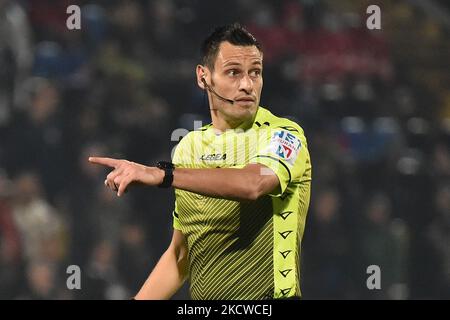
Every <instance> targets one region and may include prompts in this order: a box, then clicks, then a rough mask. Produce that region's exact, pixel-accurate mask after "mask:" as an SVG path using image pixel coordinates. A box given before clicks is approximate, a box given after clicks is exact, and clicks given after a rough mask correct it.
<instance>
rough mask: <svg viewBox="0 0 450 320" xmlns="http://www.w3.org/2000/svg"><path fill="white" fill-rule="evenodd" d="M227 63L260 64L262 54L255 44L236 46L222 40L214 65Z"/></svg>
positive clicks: (219, 65)
mask: <svg viewBox="0 0 450 320" xmlns="http://www.w3.org/2000/svg"><path fill="white" fill-rule="evenodd" d="M228 64H243V65H245V64H261V65H262V54H261V52H260V51H259V50H258V48H257V47H256V46H236V45H233V44H231V43H229V42H222V43H221V44H220V47H219V52H218V53H217V59H216V63H215V66H216V67H225V66H227V65H228Z"/></svg>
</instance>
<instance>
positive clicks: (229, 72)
mask: <svg viewBox="0 0 450 320" xmlns="http://www.w3.org/2000/svg"><path fill="white" fill-rule="evenodd" d="M238 74H239V70H237V69H230V70H228V71H227V75H228V76H231V77H235V76H237V75H238Z"/></svg>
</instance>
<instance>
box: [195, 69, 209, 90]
mask: <svg viewBox="0 0 450 320" xmlns="http://www.w3.org/2000/svg"><path fill="white" fill-rule="evenodd" d="M195 72H196V74H197V85H198V86H199V87H200V88H201V89H203V90H205V89H206V88H205V84H204V83H203V81H202V78H204V79H205V81H206V82H208V73H209V72H208V68H207V67H205V66H202V65H201V64H199V65H197V68H196V70H195Z"/></svg>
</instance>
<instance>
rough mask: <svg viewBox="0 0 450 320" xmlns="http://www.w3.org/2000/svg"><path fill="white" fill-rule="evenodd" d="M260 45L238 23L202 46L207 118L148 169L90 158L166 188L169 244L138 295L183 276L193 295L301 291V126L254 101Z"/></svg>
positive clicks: (169, 287) (265, 295) (304, 172)
mask: <svg viewBox="0 0 450 320" xmlns="http://www.w3.org/2000/svg"><path fill="white" fill-rule="evenodd" d="M262 73H263V52H262V50H261V46H260V44H259V43H258V42H257V40H256V39H255V38H254V37H253V36H252V35H251V34H250V33H249V32H248V31H247V30H245V29H244V28H243V27H242V26H240V25H239V24H232V25H227V26H223V27H219V28H217V29H215V30H214V32H213V33H212V34H211V35H209V37H208V38H207V39H206V40H205V41H204V43H203V46H202V61H201V64H200V65H198V66H197V68H196V75H197V84H198V86H199V87H200V88H201V89H203V90H205V91H206V92H207V95H208V100H209V106H210V112H211V119H212V123H211V124H209V125H207V126H205V127H203V128H200V129H199V130H196V131H192V132H190V133H189V134H188V135H186V136H185V137H184V138H183V139H182V140H181V141H180V143H179V144H178V146H177V148H176V150H175V153H174V156H173V159H172V162H164V161H161V162H159V163H158V164H157V165H156V166H155V167H149V166H145V165H142V164H137V163H134V162H130V161H127V160H118V159H111V158H99V157H90V158H89V161H91V162H92V163H97V164H101V165H105V166H109V167H111V168H113V171H112V172H111V173H109V174H108V176H107V177H106V180H105V185H107V186H108V187H109V188H111V189H112V190H114V191H117V195H118V196H121V195H122V194H123V193H124V192H125V190H126V188H127V186H128V185H129V184H130V183H141V184H144V185H149V186H159V187H165V188H168V187H173V188H174V189H175V199H176V200H175V208H174V211H173V228H174V230H173V237H172V241H171V243H170V245H169V247H168V249H167V250H166V251H165V253H164V254H163V255H162V256H161V258H160V260H159V262H158V263H157V264H156V266H155V267H154V269H153V271H152V272H151V273H150V275H149V277H148V279H147V280H146V281H145V283H144V285H143V286H142V288H141V289H140V291H139V292H138V293H137V295H136V296H135V299H169V298H171V297H172V296H173V295H174V294H175V293H176V292H177V290H178V289H179V288H180V287H181V286H182V285H183V283H184V282H185V281H186V280H188V281H189V282H190V293H191V297H192V299H214V300H227V299H239V300H244V299H245V300H246V299H251V300H256V299H286V298H299V297H300V296H301V292H300V251H301V247H300V243H301V239H302V236H303V231H304V227H305V220H306V214H307V211H308V206H309V199H310V186H311V161H310V156H309V152H308V148H307V142H306V138H305V135H304V133H303V130H302V128H301V127H300V126H299V125H298V124H297V123H295V122H292V121H290V120H288V119H284V118H279V117H277V116H275V115H273V114H272V113H271V112H270V111H269V110H267V109H266V108H263V107H261V106H260V105H259V103H260V96H261V90H262V86H263V77H262Z"/></svg>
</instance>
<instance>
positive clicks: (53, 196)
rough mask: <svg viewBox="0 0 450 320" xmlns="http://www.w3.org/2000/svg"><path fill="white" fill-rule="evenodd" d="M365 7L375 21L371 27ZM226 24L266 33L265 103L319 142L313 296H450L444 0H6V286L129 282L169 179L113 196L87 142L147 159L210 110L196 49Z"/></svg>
mask: <svg viewBox="0 0 450 320" xmlns="http://www.w3.org/2000/svg"><path fill="white" fill-rule="evenodd" d="M72 4H77V5H79V6H80V7H81V10H82V24H81V27H82V28H81V30H78V31H77V30H74V31H69V30H68V29H67V28H66V19H67V18H68V16H69V15H68V14H67V13H66V8H67V7H68V6H69V5H72ZM371 4H376V5H379V6H380V8H381V23H382V30H368V29H367V28H366V18H367V17H368V14H366V8H367V7H368V5H371ZM234 21H239V22H241V23H242V24H243V25H245V26H246V27H248V29H249V30H250V31H251V32H253V33H254V34H255V36H256V37H257V38H258V39H259V40H260V41H261V42H262V44H263V47H264V50H265V55H264V58H265V71H264V80H265V85H264V90H263V95H262V105H264V106H268V107H269V108H270V109H271V110H272V111H273V112H274V113H276V114H278V115H283V116H288V117H291V118H294V119H296V120H297V121H298V122H299V123H300V124H301V125H302V126H303V128H304V129H305V132H306V135H307V137H308V139H309V147H310V151H311V156H312V161H313V169H314V171H313V193H312V199H311V207H310V211H309V216H308V220H307V226H306V232H305V237H304V241H303V258H302V259H303V260H302V289H303V295H304V298H305V299H436V298H437V299H450V179H449V178H450V148H449V146H450V41H449V31H450V6H449V3H448V2H447V1H445V0H442V1H413V0H410V1H407V0H399V1H394V0H392V1H388V0H386V1H351V0H345V1H344V0H343V1H331V0H328V1H327V0H282V1H267V0H266V1H261V0H257V1H256V0H227V1H200V0H193V1H187V0H165V1H162V0H158V1H143V0H141V1H137V0H126V1H125V0H102V1H77V0H73V1H66V0H16V1H15V0H0V298H2V299H127V298H129V297H130V296H132V295H133V294H134V293H135V292H136V290H137V289H138V288H139V287H140V285H141V284H142V283H143V281H144V280H145V279H146V277H147V275H148V273H149V272H150V271H151V269H152V267H153V266H154V265H155V263H156V262H157V259H158V258H159V256H160V255H161V254H162V252H163V251H164V250H165V248H166V247H167V245H168V243H169V240H170V236H171V222H172V218H171V210H172V208H173V201H174V198H173V195H172V192H170V191H161V190H158V189H143V188H142V189H139V188H136V189H134V190H132V192H129V193H128V194H127V195H126V196H125V197H123V198H120V199H117V198H116V197H115V195H114V194H113V193H110V192H108V190H107V189H106V188H105V187H104V186H103V179H104V175H105V170H104V169H103V168H99V167H96V166H92V165H89V164H88V163H87V161H86V159H87V156H88V155H94V154H95V155H109V156H113V157H124V158H127V159H131V160H133V161H137V162H143V163H147V164H152V163H155V161H156V160H160V159H168V158H169V157H170V153H171V150H172V148H173V147H174V146H175V145H176V142H174V141H171V133H172V132H173V130H174V129H176V128H186V129H189V130H191V129H192V128H193V124H194V120H197V121H200V120H201V121H203V123H204V124H206V123H209V120H208V119H209V114H208V109H207V108H206V106H205V101H204V96H203V93H202V92H201V91H200V90H199V89H198V88H197V86H196V83H195V80H194V79H195V78H194V68H195V65H196V63H197V62H198V57H199V50H198V47H199V44H200V41H201V40H202V39H203V37H204V36H205V35H206V34H208V33H209V32H210V31H211V29H212V28H213V26H215V25H217V24H222V23H229V22H234ZM74 264H75V265H79V266H80V267H81V271H82V278H81V286H82V289H81V290H72V291H71V290H68V289H67V288H66V279H67V277H68V275H67V274H66V268H67V266H69V265H74ZM369 265H378V266H380V268H381V272H382V277H381V279H382V282H381V284H382V288H381V290H372V291H370V290H368V289H367V287H366V279H367V277H368V274H366V268H367V267H368V266H369ZM175 298H176V299H183V298H188V293H187V289H186V287H184V288H183V290H182V291H181V292H180V293H179V294H177V296H176V297H175Z"/></svg>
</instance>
